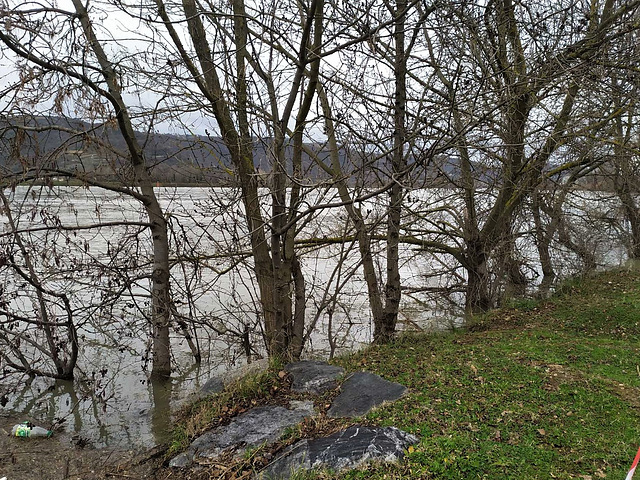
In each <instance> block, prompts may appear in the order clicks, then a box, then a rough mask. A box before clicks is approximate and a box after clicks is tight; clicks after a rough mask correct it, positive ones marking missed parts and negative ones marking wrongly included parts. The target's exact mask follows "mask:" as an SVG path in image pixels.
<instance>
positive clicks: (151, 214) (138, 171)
mask: <svg viewBox="0 0 640 480" xmlns="http://www.w3.org/2000/svg"><path fill="white" fill-rule="evenodd" d="M73 5H74V7H75V9H76V13H77V15H78V17H79V18H80V22H81V24H82V28H83V31H84V34H85V37H86V38H87V41H88V42H89V45H90V47H91V49H92V50H93V53H94V54H95V56H96V58H97V60H98V63H99V64H100V67H101V69H102V71H101V74H102V76H103V78H104V79H105V81H106V83H107V86H108V89H109V95H108V100H109V101H110V102H111V104H112V106H113V108H114V110H115V112H116V119H117V121H118V126H119V128H120V133H121V134H122V136H123V138H124V140H125V142H126V144H127V148H128V150H129V154H130V156H131V163H132V165H133V171H134V184H135V185H137V186H139V188H140V191H141V195H140V196H139V199H140V200H141V201H142V204H143V205H144V208H145V210H146V213H147V216H148V218H149V223H150V224H151V238H152V242H153V271H152V274H151V323H152V327H153V340H152V341H153V367H152V374H154V375H160V376H166V375H170V374H171V347H170V341H169V323H170V318H171V301H170V294H169V291H170V290H169V236H168V232H167V222H166V219H165V218H164V214H163V211H162V208H161V207H160V204H159V203H158V199H157V197H156V195H155V192H154V191H153V182H152V180H151V177H150V176H149V172H148V170H147V166H146V163H145V160H144V155H143V152H142V149H141V147H140V145H139V144H138V141H137V139H136V136H135V131H134V129H133V126H132V124H131V119H130V117H129V112H128V110H127V106H126V103H125V102H124V100H123V98H122V96H121V87H120V84H119V81H118V76H117V74H116V72H115V70H114V68H113V64H112V63H111V61H110V60H109V58H108V56H107V55H106V53H105V51H104V49H103V48H102V45H101V44H100V42H99V40H98V39H97V37H96V35H95V33H94V31H93V25H92V23H91V20H90V19H89V15H88V13H87V10H86V8H85V6H84V4H83V3H82V2H81V1H80V0H73Z"/></svg>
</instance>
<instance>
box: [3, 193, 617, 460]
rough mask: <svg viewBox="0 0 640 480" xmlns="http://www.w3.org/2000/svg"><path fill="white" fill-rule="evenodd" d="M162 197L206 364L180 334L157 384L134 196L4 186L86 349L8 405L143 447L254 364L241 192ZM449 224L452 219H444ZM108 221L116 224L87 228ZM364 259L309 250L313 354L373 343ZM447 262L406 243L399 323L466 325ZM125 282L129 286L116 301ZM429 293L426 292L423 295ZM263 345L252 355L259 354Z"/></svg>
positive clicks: (424, 202)
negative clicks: (70, 365)
mask: <svg viewBox="0 0 640 480" xmlns="http://www.w3.org/2000/svg"><path fill="white" fill-rule="evenodd" d="M157 193H158V195H159V197H160V199H161V203H162V205H163V208H164V209H165V212H167V217H168V218H169V221H170V224H171V227H172V232H174V235H173V236H172V252H173V256H174V257H175V258H176V259H177V257H178V256H180V257H181V258H182V261H181V262H176V263H175V264H174V267H173V268H172V274H173V276H174V280H173V281H174V284H175V290H174V292H173V296H174V298H176V299H177V302H176V303H177V308H178V310H179V311H180V313H181V314H183V315H184V316H185V317H189V318H191V319H196V320H197V321H198V322H200V326H199V327H198V328H197V329H196V330H195V332H194V333H195V335H196V338H197V340H198V344H199V347H200V349H201V352H202V355H203V361H202V363H201V364H200V365H195V364H194V362H193V357H192V355H191V353H190V349H189V348H188V345H187V343H186V342H185V340H184V336H183V335H181V334H180V332H177V331H176V332H174V334H173V338H172V348H173V355H174V365H175V366H176V367H175V368H176V369H175V372H174V374H173V376H172V378H171V379H170V380H169V381H164V382H160V381H151V380H150V379H149V376H148V374H147V371H148V367H149V364H148V348H149V342H148V333H149V332H148V324H147V323H146V322H145V321H144V318H143V316H142V315H141V313H140V312H141V311H144V310H145V308H146V307H147V306H148V288H149V285H148V280H147V279H146V278H145V277H144V273H145V271H146V270H145V269H146V265H147V264H146V263H145V262H147V261H148V259H149V258H150V250H149V237H148V233H147V232H146V230H145V229H144V227H143V226H141V225H132V224H131V222H140V223H144V222H145V216H144V212H143V211H142V210H141V208H140V204H139V203H138V202H137V201H135V200H134V199H131V198H130V197H126V196H124V195H121V194H117V193H114V192H109V191H105V190H100V189H96V188H81V187H54V188H46V187H42V188H41V187H36V188H33V189H30V188H28V187H18V189H17V190H16V191H15V192H11V193H7V195H8V196H9V197H10V201H11V204H12V212H13V216H14V219H15V220H16V223H17V225H16V227H17V228H18V229H19V230H21V231H22V232H23V233H22V234H21V235H22V238H23V241H24V242H25V244H26V245H27V250H28V251H29V252H30V253H29V255H30V256H31V258H32V260H33V262H34V263H35V264H36V266H37V269H38V271H39V272H40V275H41V279H42V281H43V283H44V284H45V285H46V286H47V287H48V288H50V289H52V290H56V291H60V292H62V291H64V292H65V293H66V294H67V295H68V297H69V298H70V299H71V301H72V304H73V308H74V314H75V316H76V317H75V318H77V323H78V326H79V333H80V337H81V352H80V357H79V361H78V367H77V372H78V375H77V377H78V378H77V380H75V381H74V382H65V381H54V380H51V379H47V378H36V379H33V380H29V379H27V378H25V377H23V376H21V375H17V374H8V373H6V371H5V372H4V373H3V376H2V377H1V378H2V386H1V387H0V399H1V401H0V405H1V407H0V411H4V412H5V413H11V414H12V415H14V416H15V415H23V416H24V418H25V419H32V420H34V421H37V422H39V423H41V424H44V425H45V426H48V425H51V424H54V423H55V424H56V425H61V426H62V429H63V430H64V431H65V432H66V433H65V438H72V437H73V438H75V440H76V441H77V440H78V439H81V440H82V441H88V442H90V443H91V444H92V445H94V446H95V447H98V448H101V447H112V448H131V447H136V446H137V447H147V446H150V445H153V444H156V443H160V442H163V441H165V440H166V439H167V438H168V437H167V436H168V433H169V431H168V428H169V426H170V419H171V412H173V411H175V409H176V408H177V407H178V406H179V405H180V404H181V403H182V402H184V401H185V400H187V399H188V398H190V396H191V395H193V392H196V391H197V390H198V389H199V388H200V387H201V385H203V384H204V382H206V381H207V380H208V379H209V378H210V377H211V376H215V375H224V374H225V372H228V370H229V369H235V368H240V367H242V366H243V365H244V364H245V363H246V361H247V360H246V355H245V348H244V345H243V343H242V341H241V338H242V336H241V335H240V336H237V335H234V334H233V333H234V332H238V333H240V334H242V333H246V334H247V335H249V337H250V338H251V340H252V341H253V342H254V343H257V344H258V345H259V340H258V339H259V338H260V331H259V322H258V316H257V313H256V307H255V299H256V298H257V292H256V289H255V287H254V284H253V281H252V275H251V268H250V264H249V263H248V260H247V256H246V255H245V252H246V251H247V250H248V244H247V232H246V231H244V230H243V228H242V227H241V225H242V223H243V222H242V221H240V220H239V217H240V216H241V214H242V211H241V207H240V206H239V205H240V204H239V203H238V201H237V200H238V199H237V197H236V193H235V192H233V191H232V190H230V189H220V188H193V187H189V188H186V187H185V188H158V189H157ZM265 195H266V192H265ZM334 195H335V192H334V191H333V190H330V189H328V190H326V191H324V192H316V193H314V197H313V199H309V203H310V204H314V205H315V204H319V203H327V204H328V203H332V202H334V201H335V200H336V199H335V198H334ZM376 201H377V200H371V201H370V202H368V203H366V204H362V205H360V207H361V208H362V211H363V212H367V215H368V218H367V221H368V222H371V223H372V224H373V223H375V222H378V221H380V219H381V218H382V216H381V215H380V212H381V210H382V207H383V206H382V205H380V204H377V203H376ZM442 202H443V199H442V192H440V193H438V191H435V190H432V191H427V190H425V191H415V192H412V193H411V195H410V196H409V198H408V199H407V205H408V206H409V208H410V209H411V210H412V211H413V212H414V214H415V215H416V218H417V219H418V218H420V214H419V212H420V211H437V210H438V209H437V208H435V207H436V206H437V205H439V204H441V203H442ZM266 213H268V212H265V214H266ZM433 215H434V214H432V220H430V221H433ZM446 215H448V214H446ZM0 218H3V219H4V220H6V221H5V222H4V231H5V232H7V231H9V230H10V228H9V226H8V217H7V216H6V212H4V217H0ZM446 220H448V218H447V217H446V216H443V217H441V218H440V219H439V220H438V221H446ZM416 222H418V220H416ZM344 223H345V219H344V218H343V217H342V214H340V213H336V212H335V210H320V211H319V213H316V214H315V216H313V217H310V218H308V219H307V223H306V224H305V225H304V228H303V235H302V236H303V237H306V238H328V239H331V238H340V237H341V236H342V235H343V233H344V232H343V230H344ZM98 224H102V225H109V226H102V227H100V228H98V227H97V226H96V227H95V228H85V227H88V226H91V225H98ZM52 225H62V226H65V227H68V228H69V229H68V230H63V231H62V232H60V231H58V232H56V233H54V232H52V231H49V230H46V229H44V228H43V227H45V226H52ZM72 227H73V228H72ZM78 227H83V228H81V229H78ZM2 240H3V242H4V243H3V248H5V250H6V249H9V248H14V247H15V245H14V244H13V243H12V237H10V236H8V237H3V239H2ZM604 242H605V240H604V238H603V239H600V240H599V245H600V247H599V248H601V250H602V255H601V257H602V258H604V257H606V258H604V260H603V263H606V264H609V265H611V264H618V263H621V262H623V261H624V255H623V254H622V253H621V250H620V249H619V248H615V247H613V246H611V245H608V244H607V245H605V244H604ZM523 251H529V252H532V249H531V248H529V250H527V249H526V248H525V249H523ZM229 252H232V253H233V255H231V256H229ZM377 253H383V252H377ZM531 254H532V255H534V254H533V253H531ZM358 257H359V255H358V252H357V248H356V246H355V245H354V244H353V243H351V244H342V243H336V244H334V245H332V246H329V247H323V248H317V247H312V246H311V247H309V248H308V249H306V250H305V251H304V253H303V254H302V264H303V267H304V274H305V280H306V283H307V294H308V304H307V305H308V306H307V321H308V323H315V328H314V329H313V332H312V333H311V334H310V336H309V342H308V346H307V348H306V351H305V356H307V357H314V358H327V357H328V356H330V355H332V354H336V353H341V352H344V351H349V350H352V349H357V348H360V347H361V346H362V345H365V344H367V343H368V342H369V341H370V340H371V336H372V329H373V327H372V323H371V318H370V315H369V310H368V303H367V295H366V288H365V285H364V282H363V279H362V276H361V273H360V271H359V269H358ZM185 259H187V260H185ZM196 260H197V262H196ZM441 263H442V259H440V258H435V257H428V256H425V255H423V254H420V253H416V252H414V251H413V249H412V248H410V247H407V248H405V250H403V252H402V270H401V274H402V278H403V287H405V288H407V294H406V295H404V296H403V306H402V312H403V313H402V315H401V318H400V321H401V328H409V329H422V330H426V329H439V328H447V327H451V326H453V325H457V324H459V322H460V313H461V312H460V309H459V307H458V306H457V305H456V302H455V300H456V295H455V294H453V295H451V296H450V297H449V301H446V302H444V301H443V302H442V303H438V302H435V303H434V302H433V301H432V300H433V298H434V297H433V295H431V296H429V295H428V292H429V288H433V287H442V286H445V283H444V282H445V281H444V280H443V278H444V277H439V276H437V275H435V274H434V275H427V274H426V273H425V272H437V271H438V268H443V265H442V264H441ZM456 275H459V274H454V275H453V276H450V277H447V278H449V279H451V278H455V276H456ZM448 281H450V280H448ZM3 282H4V283H3V285H2V286H3V291H4V292H9V291H14V292H21V288H22V287H21V285H20V279H19V278H15V277H12V276H7V277H6V278H5V279H4V280H3ZM123 286H124V287H123ZM425 287H427V288H425ZM119 289H120V290H121V293H120V295H119V296H117V297H116V296H114V293H113V292H114V291H115V290H119ZM336 291H338V292H339V293H338V294H335V293H336ZM420 292H427V293H425V294H424V295H426V296H424V295H423V294H422V293H420ZM11 298H12V300H11V307H12V308H14V309H18V310H20V311H23V312H27V311H29V310H30V309H32V306H31V304H30V302H32V299H30V297H29V295H28V294H27V292H26V291H25V292H24V294H19V293H16V294H15V295H14V296H13V297H11ZM452 299H453V300H452ZM459 299H460V297H458V300H459ZM451 300H452V301H451ZM256 350H257V351H255V352H252V356H253V358H256V357H257V356H259V354H260V353H261V352H260V349H259V348H257V349H256Z"/></svg>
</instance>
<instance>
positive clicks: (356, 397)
mask: <svg viewBox="0 0 640 480" xmlns="http://www.w3.org/2000/svg"><path fill="white" fill-rule="evenodd" d="M406 390H407V388H406V387H405V386H404V385H400V384H399V383H394V382H389V381H388V380H385V379H384V378H382V377H379V376H378V375H375V374H373V373H369V372H358V373H354V374H353V375H351V376H350V377H349V378H348V379H347V380H346V381H345V382H344V383H343V384H342V386H341V387H340V391H341V392H340V395H338V397H337V398H336V399H335V400H334V401H333V404H332V405H331V408H329V410H328V411H327V415H328V416H329V417H334V418H336V417H359V416H361V415H364V414H366V413H367V412H369V411H370V410H371V409H372V408H373V407H376V406H378V405H380V404H382V403H384V402H392V401H394V400H397V399H399V398H400V397H401V396H402V395H404V392H405V391H406Z"/></svg>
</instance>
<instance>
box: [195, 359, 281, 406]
mask: <svg viewBox="0 0 640 480" xmlns="http://www.w3.org/2000/svg"><path fill="white" fill-rule="evenodd" d="M268 368H269V361H268V360H267V359H260V360H256V361H254V362H251V363H248V364H246V365H243V366H241V367H239V368H232V369H229V370H228V371H226V372H225V373H224V376H219V377H211V378H210V379H209V380H207V381H206V382H205V384H204V385H203V386H202V388H201V389H200V393H199V394H200V396H201V397H205V396H207V395H214V394H216V393H220V392H221V391H222V390H224V388H225V387H226V386H227V385H229V384H231V383H233V382H237V381H240V380H242V378H243V377H246V376H249V375H257V374H258V373H260V372H263V371H265V370H267V369H268Z"/></svg>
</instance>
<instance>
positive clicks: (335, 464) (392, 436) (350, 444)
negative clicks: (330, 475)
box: [259, 425, 418, 480]
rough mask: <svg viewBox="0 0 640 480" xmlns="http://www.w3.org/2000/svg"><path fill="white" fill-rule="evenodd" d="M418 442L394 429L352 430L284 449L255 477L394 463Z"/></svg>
mask: <svg viewBox="0 0 640 480" xmlns="http://www.w3.org/2000/svg"><path fill="white" fill-rule="evenodd" d="M417 442H418V438H417V437H416V436H414V435H411V434H409V433H406V432H403V431H402V430H399V429H397V428H395V427H385V428H381V427H364V426H358V425H355V426H352V427H349V428H347V429H346V430H342V431H340V432H338V433H334V434H333V435H330V436H328V437H324V438H317V439H314V440H306V439H305V440H301V441H299V442H297V443H296V444H294V445H292V446H291V447H289V448H288V449H286V450H285V451H284V452H283V454H282V455H281V456H280V457H279V458H278V459H276V460H275V461H274V462H272V463H271V464H270V465H268V466H267V467H266V468H265V469H264V470H263V472H262V473H261V474H260V475H259V478H262V479H273V480H276V479H278V480H280V479H288V478H289V477H290V476H291V475H292V473H293V472H295V471H296V470H301V469H302V470H311V469H318V470H319V469H328V470H332V471H338V470H343V469H351V468H356V467H358V466H360V465H362V464H363V463H366V462H372V461H378V462H396V461H398V460H400V459H401V458H402V457H403V456H404V452H405V450H406V448H407V447H408V446H409V445H412V444H414V443H417Z"/></svg>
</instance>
